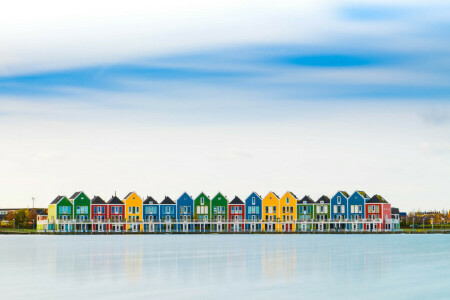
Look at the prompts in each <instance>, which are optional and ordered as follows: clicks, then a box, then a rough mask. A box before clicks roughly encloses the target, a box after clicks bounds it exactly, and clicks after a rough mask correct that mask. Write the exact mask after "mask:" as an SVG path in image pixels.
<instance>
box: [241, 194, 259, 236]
mask: <svg viewBox="0 0 450 300" xmlns="http://www.w3.org/2000/svg"><path fill="white" fill-rule="evenodd" d="M261 219H262V198H261V196H260V195H258V194H257V193H256V192H253V193H251V194H250V196H248V198H247V199H245V220H247V221H249V222H259V221H260V220H261ZM254 226H256V228H254V230H260V229H261V224H256V225H254ZM246 227H247V228H246V230H250V229H252V228H250V224H247V225H246Z"/></svg>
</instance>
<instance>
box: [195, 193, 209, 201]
mask: <svg viewBox="0 0 450 300" xmlns="http://www.w3.org/2000/svg"><path fill="white" fill-rule="evenodd" d="M201 195H203V196H205V197H206V198H208V200H211V198H209V196H208V195H206V193H205V192H201V193H200V194H198V196H197V197H195V199H197V198H198V197H200V196H201Z"/></svg>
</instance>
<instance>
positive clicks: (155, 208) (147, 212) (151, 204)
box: [142, 196, 159, 222]
mask: <svg viewBox="0 0 450 300" xmlns="http://www.w3.org/2000/svg"><path fill="white" fill-rule="evenodd" d="M142 205H143V211H144V215H143V219H144V222H157V221H159V204H158V202H156V200H155V199H153V198H152V197H150V196H147V199H145V200H144V203H143V204H142Z"/></svg>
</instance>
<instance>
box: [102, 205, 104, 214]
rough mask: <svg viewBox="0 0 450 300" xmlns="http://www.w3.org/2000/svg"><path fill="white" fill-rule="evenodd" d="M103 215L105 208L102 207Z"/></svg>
mask: <svg viewBox="0 0 450 300" xmlns="http://www.w3.org/2000/svg"><path fill="white" fill-rule="evenodd" d="M104 213H105V207H104V206H102V214H104Z"/></svg>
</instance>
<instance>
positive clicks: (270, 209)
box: [269, 206, 273, 214]
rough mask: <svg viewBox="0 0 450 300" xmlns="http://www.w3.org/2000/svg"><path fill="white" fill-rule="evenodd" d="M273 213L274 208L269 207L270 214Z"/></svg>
mask: <svg viewBox="0 0 450 300" xmlns="http://www.w3.org/2000/svg"><path fill="white" fill-rule="evenodd" d="M271 213H273V210H272V206H269V214H271Z"/></svg>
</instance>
